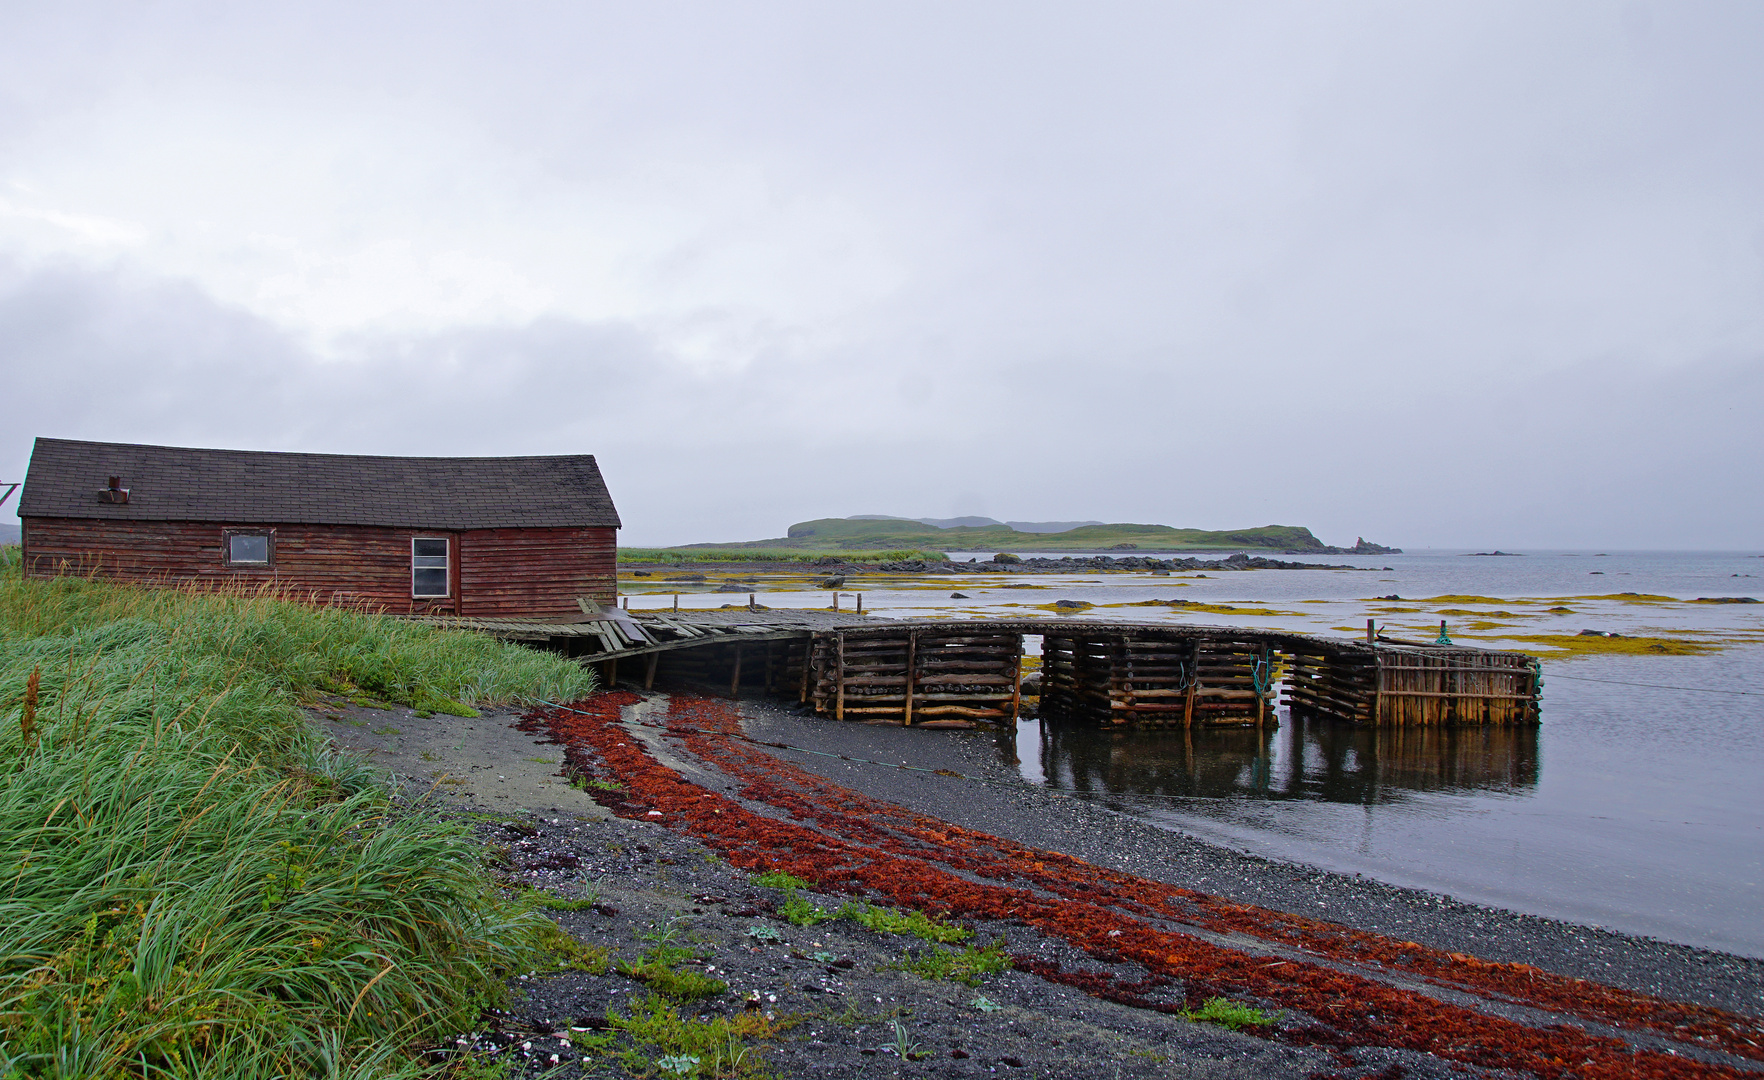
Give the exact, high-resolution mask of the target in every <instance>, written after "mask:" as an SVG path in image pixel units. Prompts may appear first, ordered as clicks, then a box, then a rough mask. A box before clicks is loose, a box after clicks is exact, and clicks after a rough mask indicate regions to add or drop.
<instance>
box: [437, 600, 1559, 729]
mask: <svg viewBox="0 0 1764 1080" xmlns="http://www.w3.org/2000/svg"><path fill="white" fill-rule="evenodd" d="M433 621H440V622H445V623H447V624H448V625H455V626H460V627H462V628H465V629H474V630H480V631H483V632H485V633H490V634H494V635H497V636H500V637H507V638H511V639H514V640H523V641H532V642H545V643H547V644H548V645H550V646H551V647H553V648H558V649H561V650H563V651H565V652H567V653H569V654H570V655H572V656H576V657H578V658H579V659H581V660H582V661H583V662H587V663H596V664H600V665H601V666H602V673H603V675H604V676H605V677H606V678H607V680H608V681H609V682H617V681H618V680H619V678H620V677H621V675H623V676H624V677H626V678H627V679H630V678H640V679H641V682H642V684H643V685H644V686H645V687H649V686H653V685H654V684H655V683H656V681H657V680H661V681H663V682H668V683H680V682H685V683H691V684H694V685H699V686H712V687H715V688H717V689H719V690H722V689H725V688H726V690H727V692H728V693H729V694H731V695H739V694H741V693H742V692H743V691H748V692H757V693H764V694H771V695H781V696H794V697H795V698H796V699H797V700H798V701H801V702H804V703H807V704H810V705H812V706H813V707H814V709H815V711H816V712H817V713H820V714H821V715H823V716H828V717H834V718H837V719H842V720H843V719H854V720H866V721H873V722H886V723H897V724H911V725H915V726H955V725H960V726H967V725H969V724H972V723H975V722H981V723H986V722H993V723H997V722H1003V721H1007V720H1014V719H1015V718H1017V717H1018V716H1019V715H1021V713H1022V711H1023V708H1024V703H1025V699H1034V700H1035V701H1036V703H1037V705H1038V707H1039V711H1040V714H1041V715H1042V716H1046V717H1051V718H1057V719H1063V720H1070V721H1076V722H1082V723H1093V724H1102V725H1121V726H1130V727H1181V728H1187V727H1193V726H1195V725H1221V724H1224V725H1246V726H1258V727H1259V726H1262V725H1267V724H1273V723H1274V722H1275V720H1274V709H1275V706H1276V705H1277V704H1278V703H1279V701H1280V700H1281V698H1282V697H1284V700H1285V703H1286V704H1287V705H1288V706H1289V708H1290V709H1291V710H1292V711H1293V712H1295V713H1299V714H1310V715H1316V716H1325V717H1334V718H1336V719H1340V720H1346V721H1351V722H1353V723H1357V724H1369V725H1380V726H1383V725H1390V726H1406V725H1434V724H1534V723H1537V722H1538V719H1539V701H1538V697H1539V688H1540V686H1541V680H1540V678H1539V675H1538V667H1537V661H1536V660H1535V659H1533V658H1532V657H1530V656H1528V655H1526V654H1524V653H1518V652H1501V651H1495V650H1488V649H1476V648H1469V647H1465V646H1453V645H1428V644H1423V643H1419V642H1401V643H1393V642H1389V641H1387V640H1383V639H1378V640H1371V641H1362V640H1359V639H1355V638H1330V637H1323V636H1320V635H1311V634H1293V633H1286V632H1283V631H1275V630H1260V629H1251V628H1246V627H1225V626H1189V625H1174V624H1168V623H1116V622H1103V621H1098V620H1058V619H965V620H954V619H950V620H895V619H877V618H865V617H863V616H858V615H852V614H841V613H834V612H827V611H818V610H806V611H805V610H787V611H769V610H765V609H751V608H739V607H731V608H725V609H722V610H714V611H692V612H656V611H625V610H622V609H615V610H609V611H604V612H591V613H588V614H587V615H585V616H584V618H583V620H581V621H579V622H573V623H563V624H559V623H530V622H529V623H517V622H510V621H496V622H489V621H483V620H472V619H463V620H459V619H451V620H433ZM1035 637H1039V638H1040V639H1041V665H1040V670H1039V672H1038V673H1037V674H1036V675H1034V676H1032V677H1033V678H1035V679H1036V681H1037V683H1038V685H1031V686H1030V687H1029V688H1028V689H1027V690H1026V688H1025V685H1024V664H1023V656H1024V644H1025V639H1027V638H1035Z"/></svg>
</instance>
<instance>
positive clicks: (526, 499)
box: [18, 439, 619, 529]
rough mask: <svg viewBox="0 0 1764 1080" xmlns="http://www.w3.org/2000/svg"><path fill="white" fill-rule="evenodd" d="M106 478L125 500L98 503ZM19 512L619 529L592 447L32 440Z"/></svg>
mask: <svg viewBox="0 0 1764 1080" xmlns="http://www.w3.org/2000/svg"><path fill="white" fill-rule="evenodd" d="M112 476H116V477H121V480H122V483H121V485H120V486H122V487H124V488H127V489H129V501H128V502H126V503H108V502H104V501H101V500H100V498H99V494H98V493H99V492H100V491H101V490H103V489H104V488H105V487H106V485H107V484H108V482H109V478H110V477H112ZM18 514H19V516H20V517H63V518H104V519H109V520H117V521H220V522H238V523H242V524H246V523H248V524H290V525H293V524H310V525H384V526H389V527H409V528H424V529H496V528H503V529H506V528H545V527H551V526H595V525H610V526H612V527H613V528H615V529H616V528H618V527H619V512H618V511H617V510H616V509H614V508H613V502H612V496H611V495H610V494H608V493H607V490H606V482H605V481H603V480H602V479H601V478H600V467H599V466H598V465H596V464H595V463H594V457H593V455H591V454H567V455H561V456H557V457H497V458H440V457H367V456H356V455H352V454H284V453H271V452H263V451H255V450H196V449H190V448H186V447H178V446H134V445H130V444H127V443H102V442H83V441H79V440H74V439H38V440H37V443H36V447H35V449H34V450H33V451H32V452H31V465H30V471H29V472H28V473H26V474H25V485H24V492H23V494H21V495H20V496H19V504H18Z"/></svg>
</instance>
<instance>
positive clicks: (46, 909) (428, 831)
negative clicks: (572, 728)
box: [0, 548, 592, 1078]
mask: <svg viewBox="0 0 1764 1080" xmlns="http://www.w3.org/2000/svg"><path fill="white" fill-rule="evenodd" d="M591 687H592V681H591V678H590V676H589V675H588V673H587V672H586V671H584V670H583V669H582V668H580V667H579V666H577V665H575V664H571V663H569V662H567V661H565V660H562V659H561V658H556V657H549V656H546V655H543V654H539V653H534V652H530V651H527V650H524V649H520V648H518V647H515V646H508V645H503V644H499V643H496V642H493V641H490V640H489V639H486V638H482V637H478V636H475V635H470V634H465V633H461V632H451V631H442V630H437V629H433V628H430V627H425V626H418V625H413V624H409V623H404V622H400V621H398V620H394V619H389V618H384V617H378V616H372V615H364V614H360V613H354V612H347V611H336V610H322V609H316V608H311V607H307V606H303V605H300V604H296V603H291V602H289V601H287V600H286V599H282V598H278V597H277V596H274V595H271V594H268V593H263V594H250V595H213V594H200V593H196V592H190V591H180V590H172V589H157V590H155V589H140V588H131V587H126V586H117V585H111V584H106V583H103V582H99V581H89V580H83V579H75V578H63V579H59V580H53V581H36V580H33V581H24V580H21V578H20V575H19V572H18V562H17V549H16V548H12V549H0V776H3V777H4V781H3V784H0V1077H12V1076H24V1077H33V1078H34V1077H45V1078H47V1077H72V1076H81V1077H86V1076H98V1077H106V1076H142V1077H173V1076H176V1077H235V1076H309V1075H317V1076H369V1075H374V1076H396V1075H416V1074H418V1073H420V1072H421V1071H422V1069H423V1066H422V1064H421V1063H420V1062H419V1061H415V1060H413V1059H411V1058H409V1057H407V1056H406V1051H407V1048H409V1047H411V1046H413V1045H417V1044H419V1043H420V1042H421V1041H423V1040H424V1039H427V1038H432V1037H435V1036H438V1035H440V1034H442V1033H445V1032H446V1031H448V1030H449V1029H454V1028H456V1027H457V1026H458V1025H465V1024H469V1023H470V1021H471V1019H472V1018H473V1015H474V1013H475V1010H476V1009H477V1007H478V1006H479V1005H480V1004H481V1003H482V1002H483V1001H484V1000H486V999H487V998H489V997H493V996H494V995H495V994H496V992H497V989H498V987H499V986H500V983H501V980H502V978H503V977H504V975H505V974H506V973H507V971H509V970H511V969H512V968H513V967H514V966H515V965H518V964H519V963H520V962H521V961H522V960H523V959H524V958H525V957H526V956H527V955H528V952H527V950H528V949H529V948H530V947H531V944H532V935H533V934H534V932H535V923H534V921H533V919H532V917H531V916H527V915H523V914H520V913H519V912H518V911H516V910H515V909H513V908H512V907H510V906H509V905H507V904H505V903H504V902H503V901H501V900H500V899H498V897H497V896H496V894H495V893H494V891H493V890H492V889H491V887H490V885H489V883H488V881H487V879H486V878H485V877H484V875H483V873H482V871H481V869H480V867H479V865H478V863H477V861H476V858H475V855H474V852H473V848H472V846H471V844H470V843H469V842H468V839H467V837H466V836H465V835H464V834H463V833H462V832H461V831H459V830H458V829H455V828H452V827H449V826H445V825H442V824H440V823H438V822H437V821H436V820H435V819H433V818H432V817H429V816H426V815H422V814H417V813H409V812H403V811H401V810H400V808H399V807H398V806H397V804H396V803H395V802H394V800H393V799H392V797H391V795H390V794H389V792H388V791H387V789H386V788H385V787H384V786H382V784H381V783H380V781H379V779H378V774H376V773H375V772H373V771H371V770H369V769H367V768H366V767H364V766H363V765H361V764H359V763H357V762H355V761H352V760H350V759H346V758H341V757H338V756H337V755H335V754H334V753H331V752H330V751H328V750H327V749H326V748H325V745H324V743H323V741H322V738H321V737H320V736H318V735H316V734H314V733H313V731H312V730H311V728H310V727H309V726H308V725H307V723H306V722H305V720H304V718H303V717H302V716H301V714H300V712H299V711H298V706H299V704H300V703H301V701H302V700H303V699H305V698H309V697H311V696H314V695H316V694H318V693H321V692H325V691H342V692H356V691H360V692H367V693H371V694H373V695H375V696H377V697H381V698H384V699H389V700H394V701H399V702H404V703H408V704H413V705H419V706H420V705H423V704H425V703H428V704H431V705H432V704H435V703H446V702H449V701H464V702H468V703H476V704H493V703H497V702H504V701H512V700H515V699H517V698H520V697H522V696H527V695H533V696H545V697H550V698H552V700H570V699H571V698H574V697H579V696H581V695H582V694H584V693H586V692H587V691H588V690H589V689H590V688H591Z"/></svg>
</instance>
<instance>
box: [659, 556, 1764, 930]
mask: <svg viewBox="0 0 1764 1080" xmlns="http://www.w3.org/2000/svg"><path fill="white" fill-rule="evenodd" d="M1020 554H1024V555H1029V554H1035V553H1033V552H1022V553H1020ZM1117 554H1118V553H1117ZM952 557H953V558H957V559H964V560H965V559H967V558H969V557H970V555H969V554H967V553H952ZM1287 558H1292V557H1290V556H1287ZM1315 561H1317V562H1330V563H1341V564H1352V565H1353V566H1355V567H1356V569H1352V570H1328V569H1318V570H1278V571H1237V572H1230V571H1203V572H1201V573H1200V574H1195V573H1184V572H1180V571H1178V572H1176V573H1173V574H1172V575H1170V576H1168V577H1164V576H1154V575H1151V574H1096V573H1088V574H1086V573H1073V574H1070V575H1066V574H1058V575H1015V576H1013V575H997V576H991V575H988V576H978V575H976V576H972V577H970V576H967V575H963V576H960V577H950V578H942V579H936V580H933V581H931V582H928V583H927V582H926V581H925V580H924V579H923V578H918V579H905V580H902V581H900V582H894V583H889V582H876V583H875V584H874V585H872V584H871V583H870V581H869V579H864V580H865V581H866V584H865V586H864V588H865V593H864V608H865V610H866V611H867V612H873V613H875V614H878V615H894V616H912V617H921V618H922V617H927V616H930V617H937V616H942V617H960V618H973V617H988V616H992V617H1012V618H1021V617H1027V616H1033V615H1043V614H1050V613H1051V612H1049V611H1048V610H1047V606H1048V605H1051V604H1052V602H1053V601H1055V600H1078V601H1082V602H1085V603H1089V604H1091V605H1093V606H1092V607H1090V608H1087V609H1085V610H1084V611H1083V612H1082V614H1081V617H1084V618H1092V619H1099V620H1110V619H1117V620H1132V621H1149V620H1156V621H1172V622H1182V623H1206V624H1215V625H1251V626H1268V627H1281V628H1284V629H1290V630H1304V631H1311V632H1317V633H1324V634H1341V635H1343V636H1346V635H1349V634H1354V635H1363V634H1364V632H1365V621H1366V619H1368V618H1375V619H1377V620H1378V622H1379V624H1380V626H1381V627H1382V628H1384V629H1386V631H1387V632H1388V633H1390V634H1392V635H1400V636H1407V637H1411V638H1414V637H1419V636H1421V635H1423V634H1425V635H1426V637H1427V639H1429V640H1431V639H1432V638H1433V637H1434V636H1435V635H1436V634H1437V633H1438V627H1439V622H1440V621H1441V620H1442V619H1443V620H1445V621H1446V622H1447V625H1448V632H1449V633H1450V634H1451V635H1452V637H1453V639H1454V640H1455V641H1458V642H1460V643H1463V644H1472V645H1483V646H1489V647H1499V648H1519V649H1524V650H1526V651H1528V652H1532V653H1534V654H1535V655H1538V656H1540V657H1542V658H1543V660H1544V664H1543V672H1544V680H1545V685H1544V691H1543V722H1542V724H1541V725H1540V726H1538V727H1536V728H1521V729H1512V728H1496V729H1480V728H1447V729H1438V730H1425V729H1413V728H1411V729H1383V730H1371V729H1361V728H1356V727H1354V726H1352V725H1347V724H1342V723H1336V722H1330V721H1317V720H1311V721H1295V720H1293V718H1292V717H1291V716H1290V715H1289V714H1288V713H1287V711H1286V710H1285V708H1284V707H1282V708H1281V709H1280V710H1279V712H1278V717H1279V721H1280V723H1279V726H1278V727H1277V728H1274V729H1271V730H1265V731H1264V732H1262V733H1260V734H1258V733H1256V732H1254V731H1247V730H1243V729H1226V730H1211V731H1209V730H1206V729H1196V730H1195V731H1194V732H1193V733H1192V734H1191V735H1190V736H1189V737H1187V738H1185V737H1184V735H1183V733H1182V732H1180V731H1178V732H1138V733H1132V732H1127V733H1115V732H1103V731H1098V730H1095V729H1092V728H1082V727H1064V726H1056V725H1054V724H1051V723H1043V722H1041V721H1038V720H1031V721H1025V722H1024V723H1022V724H1021V725H1020V726H1019V728H1018V730H1017V731H1016V732H1015V734H1014V737H1012V736H1011V735H1009V734H1006V735H1004V736H1003V737H999V738H998V742H999V751H998V752H999V753H1000V755H1001V757H1003V758H1004V759H1005V760H1006V761H1009V762H1011V763H1012V764H1014V765H1015V766H1016V767H1017V769H1018V771H1019V773H1020V775H1021V776H1022V777H1023V780H1024V782H1025V783H1029V784H1038V785H1044V786H1047V787H1052V788H1058V789H1063V790H1070V791H1080V792H1086V793H1089V794H1090V795H1091V796H1092V797H1095V798H1098V799H1100V800H1102V801H1104V802H1106V803H1107V804H1108V805H1111V806H1114V807H1116V808H1118V809H1120V810H1121V811H1123V812H1126V813H1131V814H1135V815H1138V816H1140V817H1142V818H1144V819H1145V820H1147V821H1149V822H1152V823H1154V824H1158V825H1164V826H1168V827H1170V828H1173V829H1180V830H1182V831H1184V832H1188V833H1193V834H1195V835H1199V836H1202V837H1205V838H1207V839H1210V840H1214V841H1216V842H1219V843H1223V844H1228V845H1230V846H1233V847H1237V848H1240V849H1244V850H1248V851H1253V852H1256V853H1259V854H1264V855H1268V856H1271V857H1275V858H1280V859H1285V860H1290V861H1296V862H1303V863H1309V864H1313V865H1317V866H1323V867H1327V868H1329V869H1332V870H1338V871H1345V872H1349V873H1361V874H1365V875H1367V876H1369V877H1373V878H1377V879H1381V880H1384V881H1389V882H1392V883H1394V884H1399V885H1405V886H1411V887H1416V888H1421V889H1427V890H1430V891H1433V892H1437V893H1442V894H1447V895H1450V896H1454V897H1457V898H1459V899H1462V900H1468V901H1474V902H1478V903H1485V904H1492V905H1496V906H1500V907H1505V908H1510V909H1513V910H1517V911H1524V912H1530V913H1533V914H1538V915H1545V916H1550V917H1555V918H1560V919H1566V920H1569V921H1573V922H1579V923H1586V924H1591V925H1597V926H1605V927H1609V928H1612V929H1616V930H1621V931H1624V932H1627V933H1634V934H1644V935H1649V936H1653V937H1658V938H1662V939H1665V940H1669V941H1676V942H1682V943H1685V944H1690V945H1699V946H1704V947H1708V948H1714V949H1721V950H1725V951H1729V952H1734V953H1739V954H1743V955H1748V956H1764V917H1761V915H1764V604H1712V603H1696V602H1694V601H1696V600H1697V599H1698V598H1714V597H1733V596H1751V597H1757V598H1759V599H1764V556H1759V555H1757V554H1752V553H1719V552H1707V553H1700V552H1619V551H1612V552H1609V553H1601V552H1590V551H1589V552H1527V553H1525V554H1524V555H1521V556H1514V557H1477V556H1474V555H1470V554H1467V553H1462V552H1417V553H1411V554H1402V555H1381V556H1371V557H1355V556H1326V557H1319V558H1317V559H1316V560H1315ZM1387 568H1388V569H1387ZM658 586H659V583H658ZM876 586H880V587H876ZM671 587H672V588H678V586H671ZM759 588H761V589H764V588H765V586H764V585H763V584H762V585H760V586H759ZM658 591H659V588H658ZM955 592H959V593H961V594H963V597H962V598H959V599H958V598H955V597H952V595H951V594H952V593H955ZM1393 597H1394V598H1397V599H1391V598H1393ZM723 599H726V598H724V597H718V598H717V600H719V601H721V600H723ZM854 600H855V598H854V597H852V596H851V594H849V593H847V594H844V595H843V596H842V606H849V605H850V604H851V603H853V602H854ZM1172 600H1180V601H1184V602H1186V603H1185V605H1183V606H1174V607H1172V606H1168V605H1169V603H1170V601H1172ZM1154 601H1155V602H1156V603H1152V602H1154ZM693 602H697V603H699V604H701V605H702V606H715V605H714V604H712V603H711V602H710V598H709V597H697V598H688V599H687V600H685V601H684V602H683V604H682V606H691V604H692V603H693ZM760 602H761V603H763V604H766V605H768V606H773V607H789V606H804V607H807V606H817V607H824V606H826V605H827V603H828V595H827V593H826V592H825V591H814V590H807V589H798V590H796V591H779V592H764V593H762V596H761V598H760ZM633 606H636V607H641V606H644V605H643V603H642V601H641V600H638V599H636V598H634V599H633ZM1185 606H1186V607H1193V608H1204V609H1205V610H1195V611H1189V610H1184V607H1185ZM1062 617H1066V616H1064V615H1062ZM1583 629H1591V630H1597V631H1601V632H1606V633H1615V634H1621V635H1627V636H1629V637H1651V638H1661V639H1667V640H1669V641H1673V642H1692V643H1698V644H1702V645H1704V646H1706V647H1709V648H1712V649H1713V651H1711V652H1708V653H1707V654H1704V655H1653V654H1643V655H1622V654H1614V655H1600V654H1592V655H1586V654H1565V653H1563V652H1562V651H1561V650H1559V649H1556V648H1553V647H1552V645H1553V644H1555V643H1559V642H1560V641H1561V640H1562V639H1563V638H1564V637H1572V636H1575V635H1578V634H1579V631H1581V630H1583ZM1528 638H1529V639H1531V640H1527V639H1528ZM1539 638H1541V639H1542V640H1537V639H1539ZM1028 645H1029V648H1030V649H1031V650H1032V651H1033V650H1036V649H1038V647H1039V641H1038V640H1037V639H1033V638H1032V639H1030V641H1029V643H1028ZM982 737H987V736H982Z"/></svg>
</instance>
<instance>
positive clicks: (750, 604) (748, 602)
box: [747, 593, 759, 611]
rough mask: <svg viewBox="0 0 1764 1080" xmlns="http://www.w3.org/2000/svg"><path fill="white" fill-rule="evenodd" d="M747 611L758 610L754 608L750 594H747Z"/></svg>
mask: <svg viewBox="0 0 1764 1080" xmlns="http://www.w3.org/2000/svg"><path fill="white" fill-rule="evenodd" d="M747 610H749V611H758V610H759V609H758V608H756V607H754V604H753V594H752V593H748V594H747Z"/></svg>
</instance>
